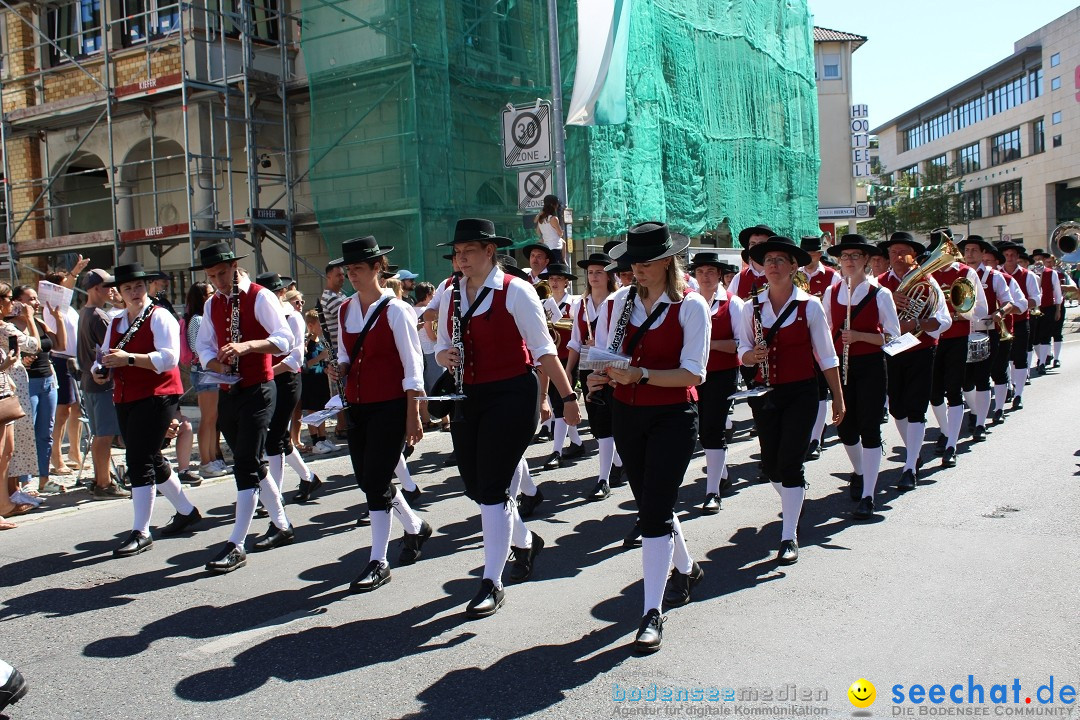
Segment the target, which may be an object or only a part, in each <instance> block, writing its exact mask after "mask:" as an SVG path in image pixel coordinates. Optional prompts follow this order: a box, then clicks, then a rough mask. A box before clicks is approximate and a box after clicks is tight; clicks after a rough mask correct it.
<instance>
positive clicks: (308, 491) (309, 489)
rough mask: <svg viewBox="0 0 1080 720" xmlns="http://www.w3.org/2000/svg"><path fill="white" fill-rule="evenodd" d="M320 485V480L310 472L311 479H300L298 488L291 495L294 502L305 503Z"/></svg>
mask: <svg viewBox="0 0 1080 720" xmlns="http://www.w3.org/2000/svg"><path fill="white" fill-rule="evenodd" d="M321 487H322V480H320V479H319V476H318V475H315V474H312V476H311V481H310V482H308V481H307V480H301V481H300V488H299V489H298V490H297V491H296V494H295V495H293V502H294V503H306V502H307V501H308V500H310V499H311V497H312V496H313V495H314V494H315V491H316V490H318V489H319V488H321Z"/></svg>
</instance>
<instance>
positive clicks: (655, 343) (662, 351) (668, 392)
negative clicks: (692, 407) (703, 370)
mask: <svg viewBox="0 0 1080 720" xmlns="http://www.w3.org/2000/svg"><path fill="white" fill-rule="evenodd" d="M680 307H681V306H680V305H676V304H669V305H668V309H667V316H665V317H664V321H663V322H662V323H660V325H659V327H657V326H655V325H654V326H653V327H652V328H650V329H649V330H647V331H646V332H645V336H644V337H643V338H641V341H640V342H639V343H638V344H637V347H635V348H634V354H633V355H632V356H631V357H632V360H631V361H630V364H631V365H633V366H634V367H646V368H649V369H650V370H674V369H676V368H678V367H679V361H680V359H681V355H682V347H683V329H682V325H680V324H679V309H680ZM636 332H637V326H636V325H634V323H627V324H626V337H625V338H624V339H623V347H622V351H623V352H626V346H627V345H628V344H629V342H630V339H631V338H632V337H634V334H635V333H636ZM615 399H616V400H618V401H619V402H624V403H626V404H627V405H679V404H681V403H686V402H692V401H694V400H696V399H697V390H696V389H695V388H694V387H693V386H689V387H656V386H655V385H641V384H637V385H634V384H631V385H616V386H615Z"/></svg>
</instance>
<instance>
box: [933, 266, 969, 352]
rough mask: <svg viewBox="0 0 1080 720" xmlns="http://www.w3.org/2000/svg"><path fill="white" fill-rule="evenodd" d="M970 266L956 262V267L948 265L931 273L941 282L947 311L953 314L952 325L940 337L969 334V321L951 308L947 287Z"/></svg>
mask: <svg viewBox="0 0 1080 720" xmlns="http://www.w3.org/2000/svg"><path fill="white" fill-rule="evenodd" d="M969 269H970V268H968V266H967V265H965V264H964V263H956V267H953V266H952V265H950V266H949V267H947V268H944V269H942V270H938V271H937V272H936V273H933V275H934V278H935V279H936V280H937V281H938V283H940V284H941V290H942V292H944V293H945V304H946V305H947V306H948V308H949V312H950V313H951V314H952V316H953V323H952V327H950V328H949V329H948V330H946V331H945V332H943V333H942V334H941V338H942V339H943V340H944V339H946V338H958V337H967V336H968V335H970V334H971V322H970V321H969V320H964V319H963V318H961V317H960V316H958V315H957V314H956V310H955V309H954V308H953V304H952V299H951V298H950V297H949V287H950V286H951V285H952V284H953V283H954V282H956V281H957V280H959V279H960V278H964V277H967V272H968V270H969Z"/></svg>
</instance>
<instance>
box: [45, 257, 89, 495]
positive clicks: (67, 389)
mask: <svg viewBox="0 0 1080 720" xmlns="http://www.w3.org/2000/svg"><path fill="white" fill-rule="evenodd" d="M80 262H83V263H85V262H86V261H84V260H82V259H81V258H80ZM76 267H78V265H76ZM45 279H46V280H47V281H48V282H51V283H53V284H54V285H61V286H63V287H66V288H72V287H74V286H75V276H74V275H72V274H71V273H60V272H56V273H50V274H49V275H46V276H45ZM60 318H61V321H62V322H61V323H57V322H56V316H55V315H54V314H53V313H44V318H43V319H44V320H45V329H46V330H48V331H49V332H50V333H51V334H52V335H54V336H56V337H59V336H60V333H59V327H60V325H61V324H62V325H63V326H64V340H65V342H64V343H63V344H62V345H60V344H57V346H56V347H54V348H53V349H52V353H51V358H50V359H51V361H52V366H53V372H54V373H55V374H56V415H55V419H54V421H53V436H52V456H51V457H50V459H49V464H50V466H51V467H50V470H49V474H50V475H61V476H63V475H71V474H72V471H71V469H70V468H69V467H68V464H70V465H71V466H72V467H76V468H77V467H79V466H80V465H82V449H81V448H80V445H79V443H80V442H81V440H82V410H81V408H80V407H79V402H80V400H79V384H78V380H77V378H78V366H77V365H76V363H75V355H76V336H77V335H78V329H79V311H78V310H76V309H75V308H73V307H71V306H70V305H67V306H65V307H63V308H61V310H60ZM65 432H66V434H67V438H68V451H67V457H68V463H67V464H65V463H64V461H63V459H62V455H63V453H62V452H61V450H62V445H63V442H64V435H65Z"/></svg>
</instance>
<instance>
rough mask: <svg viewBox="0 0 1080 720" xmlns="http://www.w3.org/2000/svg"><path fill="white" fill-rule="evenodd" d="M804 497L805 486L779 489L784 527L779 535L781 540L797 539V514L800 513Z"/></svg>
mask: <svg viewBox="0 0 1080 720" xmlns="http://www.w3.org/2000/svg"><path fill="white" fill-rule="evenodd" d="M805 497H806V488H801V487H793V488H789V487H786V488H781V489H780V507H782V508H783V510H784V529H783V531H782V534H781V535H780V539H781V540H798V537H796V528H797V526H798V524H799V515H801V514H802V504H803V498H805Z"/></svg>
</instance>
